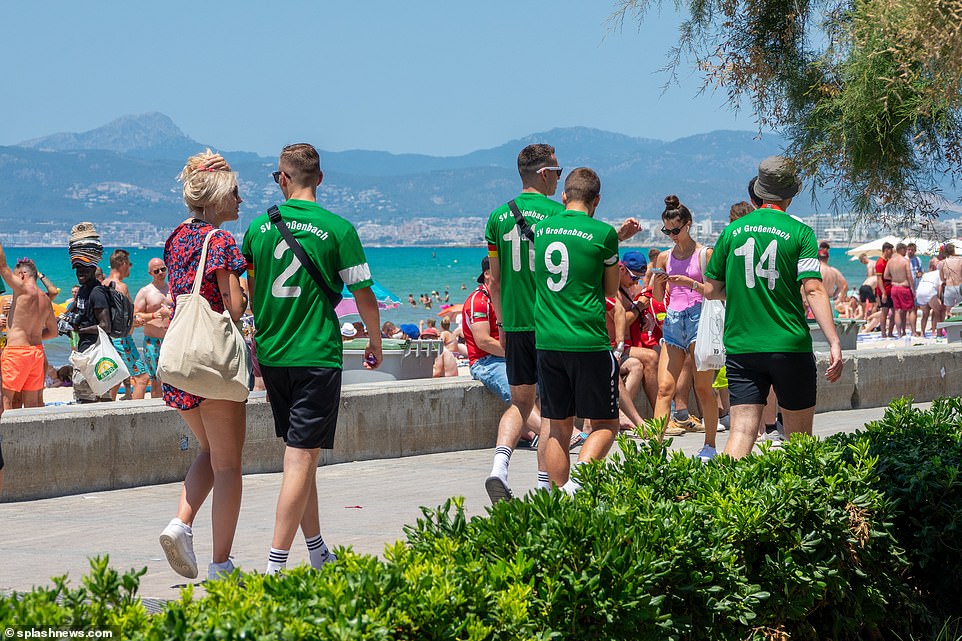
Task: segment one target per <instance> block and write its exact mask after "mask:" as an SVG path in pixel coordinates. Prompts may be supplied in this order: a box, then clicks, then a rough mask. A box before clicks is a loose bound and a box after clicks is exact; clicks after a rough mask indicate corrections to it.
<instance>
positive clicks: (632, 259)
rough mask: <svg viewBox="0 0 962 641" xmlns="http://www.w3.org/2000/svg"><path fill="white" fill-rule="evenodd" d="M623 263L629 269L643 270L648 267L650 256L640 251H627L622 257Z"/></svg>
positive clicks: (634, 270)
mask: <svg viewBox="0 0 962 641" xmlns="http://www.w3.org/2000/svg"><path fill="white" fill-rule="evenodd" d="M621 264H622V265H624V266H625V267H627V268H628V271H632V272H643V271H645V270H647V269H648V258H647V257H645V255H644V254H643V253H641V252H638V251H630V252H625V255H624V256H622V257H621Z"/></svg>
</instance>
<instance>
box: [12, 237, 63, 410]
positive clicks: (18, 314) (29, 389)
mask: <svg viewBox="0 0 962 641" xmlns="http://www.w3.org/2000/svg"><path fill="white" fill-rule="evenodd" d="M0 277H2V278H3V280H4V281H5V282H6V283H7V284H8V285H10V289H11V290H12V292H13V299H12V302H11V304H10V312H9V313H8V314H7V344H6V347H4V349H3V354H2V355H0V378H2V381H3V383H2V386H3V409H5V410H9V409H16V408H17V407H21V406H22V407H41V406H43V377H44V354H43V341H45V340H47V339H50V338H53V337H55V336H56V335H57V321H56V319H55V318H54V315H53V307H52V306H51V304H50V298H49V297H48V296H47V294H45V293H43V292H41V291H40V288H39V287H37V266H36V265H35V264H34V262H33V261H32V260H30V259H26V258H23V259H20V260H19V261H17V264H16V265H15V266H14V268H13V269H10V267H9V266H8V265H7V257H6V255H5V254H4V252H3V246H2V245H0ZM15 396H19V397H20V400H19V401H18V403H19V404H18V405H15V403H14V397H15Z"/></svg>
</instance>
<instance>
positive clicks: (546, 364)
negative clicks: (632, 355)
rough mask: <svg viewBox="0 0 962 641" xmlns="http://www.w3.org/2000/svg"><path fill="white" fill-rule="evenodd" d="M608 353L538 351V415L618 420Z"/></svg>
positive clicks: (614, 380)
mask: <svg viewBox="0 0 962 641" xmlns="http://www.w3.org/2000/svg"><path fill="white" fill-rule="evenodd" d="M620 369H621V368H620V367H619V366H618V362H617V361H616V360H615V357H614V355H613V354H612V353H611V352H610V351H604V352H555V351H550V350H543V349H539V350H538V376H539V379H540V381H541V416H543V417H544V418H551V419H555V420H563V419H566V418H568V417H571V416H580V417H581V418H593V419H612V418H618V372H619V370H620Z"/></svg>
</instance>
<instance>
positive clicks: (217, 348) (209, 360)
mask: <svg viewBox="0 0 962 641" xmlns="http://www.w3.org/2000/svg"><path fill="white" fill-rule="evenodd" d="M217 231H218V230H213V231H211V232H210V233H209V234H207V237H206V238H204V246H203V248H202V249H201V252H200V263H198V265H197V275H196V276H195V277H194V286H193V288H192V289H191V292H190V293H189V294H181V295H180V296H178V297H177V305H176V307H175V312H174V318H173V320H172V321H171V322H170V327H169V328H168V329H167V335H166V336H165V337H164V342H163V343H162V344H161V346H160V356H159V357H158V359H157V378H159V379H160V380H162V381H163V382H165V383H167V384H168V385H173V386H174V387H176V388H177V389H180V390H183V391H185V392H188V393H190V394H194V395H195V396H202V397H203V398H213V399H221V400H227V401H238V402H240V401H245V400H247V395H248V393H249V391H248V381H249V380H250V372H251V356H250V352H249V351H248V349H247V344H246V343H245V342H244V336H243V335H242V334H241V331H240V329H239V328H238V327H237V325H236V324H235V323H234V321H232V320H231V317H230V314H229V313H228V312H227V311H224V312H223V313H220V314H218V313H217V312H215V311H214V310H212V309H211V308H210V303H208V302H207V299H205V298H204V297H203V296H201V295H200V285H201V281H202V280H203V278H204V266H205V265H206V263H207V245H208V244H209V243H210V238H211V236H212V235H213V234H214V233H215V232H217ZM224 233H227V232H224Z"/></svg>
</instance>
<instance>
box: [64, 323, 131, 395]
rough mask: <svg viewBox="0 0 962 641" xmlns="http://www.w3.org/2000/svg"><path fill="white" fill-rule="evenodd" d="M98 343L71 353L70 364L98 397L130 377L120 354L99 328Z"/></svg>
mask: <svg viewBox="0 0 962 641" xmlns="http://www.w3.org/2000/svg"><path fill="white" fill-rule="evenodd" d="M97 331H98V332H99V338H98V339H97V342H96V343H94V344H93V345H91V346H90V347H88V348H87V349H85V350H84V351H83V352H77V351H74V352H70V364H71V365H73V366H74V369H76V370H77V371H78V372H80V375H81V376H83V379H84V380H85V381H86V382H87V385H89V386H90V389H91V391H93V393H94V394H96V395H97V396H100V395H101V394H103V393H105V392H107V391H108V390H110V389H111V388H113V387H116V386H117V385H120V384H121V383H123V382H124V379H125V378H128V377H129V376H130V372H128V371H127V366H126V365H124V361H123V359H121V358H120V354H118V353H117V350H116V349H114V344H113V343H111V342H110V337H109V336H107V334H106V332H104V330H103V329H101V328H100V327H99V326H98V327H97Z"/></svg>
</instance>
